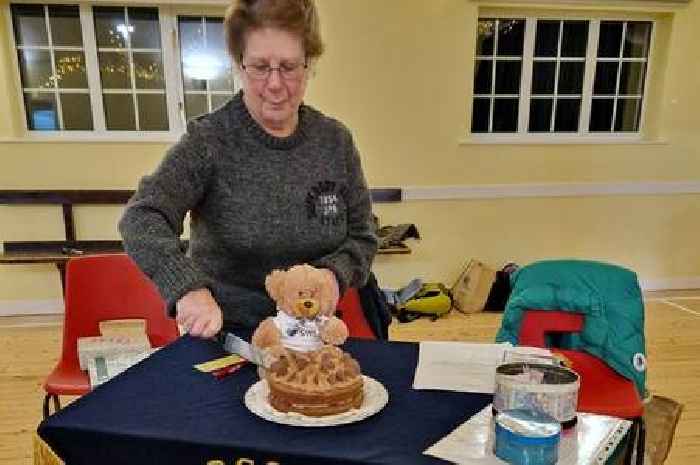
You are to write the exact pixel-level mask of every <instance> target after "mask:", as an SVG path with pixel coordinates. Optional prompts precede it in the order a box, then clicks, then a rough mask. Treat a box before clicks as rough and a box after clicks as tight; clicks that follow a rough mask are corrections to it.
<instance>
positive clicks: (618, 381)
mask: <svg viewBox="0 0 700 465" xmlns="http://www.w3.org/2000/svg"><path fill="white" fill-rule="evenodd" d="M584 322H585V316H584V315H582V314H580V313H572V312H565V311H553V310H546V311H545V310H527V311H525V313H524V315H523V319H522V321H521V323H520V332H519V335H518V343H519V344H520V345H524V346H534V347H546V346H547V345H546V336H547V334H551V333H577V332H580V331H581V330H582V329H583V325H584ZM551 349H552V352H554V353H559V354H561V355H563V356H564V357H566V358H567V359H568V360H569V361H570V362H571V368H572V369H573V370H574V371H575V372H577V373H578V374H579V377H580V382H581V384H580V387H579V397H578V407H577V410H578V411H580V412H587V413H596V414H600V415H610V416H615V417H621V418H628V419H631V420H634V427H633V428H634V429H633V431H632V433H631V435H632V436H631V437H634V434H635V431H634V430H638V437H637V444H636V449H637V463H639V464H641V463H643V460H644V453H643V451H644V442H645V432H644V423H643V421H642V419H643V414H644V404H643V402H642V399H641V398H640V396H639V393H638V392H637V388H636V387H635V385H634V382H632V381H631V380H629V379H627V378H625V377H623V376H621V375H619V374H618V373H617V372H615V371H614V370H612V369H611V368H610V367H609V366H608V365H607V364H605V363H604V361H602V360H600V359H599V358H597V357H595V356H593V355H591V354H588V353H585V352H581V351H576V350H566V349H560V348H555V347H552V348H551ZM630 453H631V448H630V450H628V457H627V463H629V462H630V461H631V456H630V455H629V454H630Z"/></svg>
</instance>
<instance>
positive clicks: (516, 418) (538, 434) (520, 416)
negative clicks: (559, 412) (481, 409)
mask: <svg viewBox="0 0 700 465" xmlns="http://www.w3.org/2000/svg"><path fill="white" fill-rule="evenodd" d="M496 431H497V432H500V433H501V434H504V435H505V436H506V438H507V439H508V440H509V441H511V442H514V443H518V444H530V445H533V444H539V445H548V444H555V443H557V442H558V441H559V434H560V433H561V425H560V424H559V422H558V421H557V420H555V419H554V418H552V417H551V416H549V415H547V414H545V413H542V412H538V411H534V410H527V409H514V410H504V411H502V412H500V413H499V414H498V415H496Z"/></svg>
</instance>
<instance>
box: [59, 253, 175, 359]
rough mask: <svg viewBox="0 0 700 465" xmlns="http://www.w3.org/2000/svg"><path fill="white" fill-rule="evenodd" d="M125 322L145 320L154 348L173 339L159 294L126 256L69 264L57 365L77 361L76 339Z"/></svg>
mask: <svg viewBox="0 0 700 465" xmlns="http://www.w3.org/2000/svg"><path fill="white" fill-rule="evenodd" d="M129 319H139V320H145V322H146V335H147V336H148V339H149V341H150V343H151V345H152V346H153V347H160V346H163V345H165V344H167V343H169V342H171V341H173V340H175V339H176V338H177V337H178V330H177V325H176V323H175V321H174V320H173V319H170V318H168V317H167V315H166V312H165V302H164V301H163V299H162V298H161V296H160V294H159V293H158V290H157V289H156V287H155V286H154V284H153V283H152V282H151V281H150V280H149V279H148V278H147V277H146V275H144V274H143V273H142V272H141V270H139V268H138V267H137V266H136V264H135V263H134V262H133V261H132V260H131V258H129V257H128V256H127V255H126V254H111V255H95V256H89V257H78V258H73V259H71V260H69V261H68V265H67V266H66V293H65V316H64V328H63V349H62V355H61V362H62V363H71V364H73V363H76V364H77V363H78V362H77V360H78V349H77V340H78V338H79V337H86V336H99V335H100V322H102V321H107V320H129Z"/></svg>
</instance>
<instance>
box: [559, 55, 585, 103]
mask: <svg viewBox="0 0 700 465" xmlns="http://www.w3.org/2000/svg"><path fill="white" fill-rule="evenodd" d="M584 66H585V63H583V62H578V61H577V62H562V63H559V91H558V93H560V94H565V95H572V94H573V95H578V94H581V92H582V91H583V71H584Z"/></svg>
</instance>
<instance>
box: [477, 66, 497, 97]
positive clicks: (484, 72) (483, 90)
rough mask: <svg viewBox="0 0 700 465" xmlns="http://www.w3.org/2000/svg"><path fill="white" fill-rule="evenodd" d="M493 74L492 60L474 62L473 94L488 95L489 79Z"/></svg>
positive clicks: (489, 90) (489, 88) (489, 89)
mask: <svg viewBox="0 0 700 465" xmlns="http://www.w3.org/2000/svg"><path fill="white" fill-rule="evenodd" d="M492 73H493V61H492V60H476V63H474V93H475V94H490V93H491V82H492V80H491V77H492Z"/></svg>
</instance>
